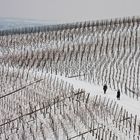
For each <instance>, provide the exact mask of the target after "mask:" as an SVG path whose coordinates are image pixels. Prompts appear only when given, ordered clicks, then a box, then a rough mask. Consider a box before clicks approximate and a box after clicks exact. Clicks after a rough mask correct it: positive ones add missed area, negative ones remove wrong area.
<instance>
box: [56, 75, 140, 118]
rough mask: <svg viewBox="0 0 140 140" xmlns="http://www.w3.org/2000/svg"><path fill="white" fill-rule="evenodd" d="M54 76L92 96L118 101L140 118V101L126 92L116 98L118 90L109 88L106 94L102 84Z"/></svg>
mask: <svg viewBox="0 0 140 140" xmlns="http://www.w3.org/2000/svg"><path fill="white" fill-rule="evenodd" d="M54 76H56V77H58V78H60V79H63V80H64V81H66V82H68V83H71V84H73V86H74V88H76V89H78V88H81V89H84V90H85V91H86V92H87V93H90V95H91V96H94V95H101V96H102V97H107V98H110V99H112V100H114V101H116V102H117V103H118V104H119V105H120V106H123V107H124V108H125V109H126V110H127V111H128V112H129V113H132V114H134V115H137V116H138V119H140V101H138V100H136V99H133V98H130V97H128V96H126V95H125V94H121V98H120V100H117V99H116V93H117V91H115V90H112V89H110V88H108V90H107V93H106V94H104V93H103V87H102V86H100V85H95V84H91V83H88V82H86V81H81V80H77V79H75V78H67V77H64V76H59V75H54Z"/></svg>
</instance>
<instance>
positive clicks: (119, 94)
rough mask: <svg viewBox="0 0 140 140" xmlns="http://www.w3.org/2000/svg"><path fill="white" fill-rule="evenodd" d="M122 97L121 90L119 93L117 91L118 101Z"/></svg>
mask: <svg viewBox="0 0 140 140" xmlns="http://www.w3.org/2000/svg"><path fill="white" fill-rule="evenodd" d="M120 96H121V93H120V90H118V91H117V99H118V100H120Z"/></svg>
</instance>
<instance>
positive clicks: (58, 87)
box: [0, 17, 140, 140]
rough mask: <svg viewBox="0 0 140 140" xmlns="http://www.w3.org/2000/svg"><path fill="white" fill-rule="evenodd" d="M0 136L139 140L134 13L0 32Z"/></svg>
mask: <svg viewBox="0 0 140 140" xmlns="http://www.w3.org/2000/svg"><path fill="white" fill-rule="evenodd" d="M104 84H107V86H108V90H107V93H106V94H104V93H103V85H104ZM118 89H120V92H121V97H120V100H117V99H116V93H117V90H118ZM0 140H140V18H139V17H132V18H124V19H113V20H102V21H92V22H78V23H73V24H61V25H51V26H40V27H30V28H18V29H13V30H3V31H0Z"/></svg>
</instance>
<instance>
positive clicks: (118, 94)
mask: <svg viewBox="0 0 140 140" xmlns="http://www.w3.org/2000/svg"><path fill="white" fill-rule="evenodd" d="M103 90H104V94H106V91H107V85H106V84H105V85H104V86H103ZM120 95H121V93H120V90H118V91H117V96H116V97H117V99H118V100H120Z"/></svg>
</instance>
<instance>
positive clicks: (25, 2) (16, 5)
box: [0, 0, 140, 22]
mask: <svg viewBox="0 0 140 140" xmlns="http://www.w3.org/2000/svg"><path fill="white" fill-rule="evenodd" d="M139 5H140V0H0V17H8V18H25V19H36V20H47V21H49V22H50V21H51V22H76V21H85V20H96V19H110V18H116V17H127V16H139V15H140V6H139Z"/></svg>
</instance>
